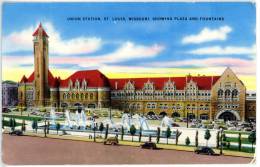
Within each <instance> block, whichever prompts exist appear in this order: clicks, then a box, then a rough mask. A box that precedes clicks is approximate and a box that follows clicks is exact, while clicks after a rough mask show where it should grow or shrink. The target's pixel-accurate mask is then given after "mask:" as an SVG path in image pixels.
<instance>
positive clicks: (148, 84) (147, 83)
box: [144, 80, 154, 90]
mask: <svg viewBox="0 0 260 167" xmlns="http://www.w3.org/2000/svg"><path fill="white" fill-rule="evenodd" d="M144 89H145V90H153V89H154V86H153V83H152V82H150V80H148V81H147V82H146V83H145V84H144Z"/></svg>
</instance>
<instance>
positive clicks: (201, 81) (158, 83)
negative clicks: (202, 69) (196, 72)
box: [109, 76, 220, 90]
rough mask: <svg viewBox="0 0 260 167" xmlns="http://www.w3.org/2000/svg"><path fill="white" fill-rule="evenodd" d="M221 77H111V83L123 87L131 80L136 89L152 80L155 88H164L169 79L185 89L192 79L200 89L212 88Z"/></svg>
mask: <svg viewBox="0 0 260 167" xmlns="http://www.w3.org/2000/svg"><path fill="white" fill-rule="evenodd" d="M219 78H220V76H187V77H168V78H166V77H165V78H122V79H121V78H120V79H109V83H110V86H111V89H116V82H117V89H123V88H124V85H125V84H126V83H127V82H128V81H130V82H132V83H134V86H135V89H142V88H143V86H144V83H146V82H147V81H148V80H149V81H150V82H152V83H153V84H154V86H155V89H157V90H162V89H163V87H164V83H165V82H167V81H168V80H169V79H170V80H171V81H173V82H174V83H175V85H176V89H179V90H181V89H184V87H185V86H186V79H187V83H188V82H189V81H190V80H193V81H194V82H196V83H197V85H198V87H199V89H200V90H210V89H211V86H212V85H213V84H214V83H215V82H216V81H217V80H218V79H219Z"/></svg>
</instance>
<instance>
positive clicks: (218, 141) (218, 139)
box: [216, 131, 220, 148]
mask: <svg viewBox="0 0 260 167" xmlns="http://www.w3.org/2000/svg"><path fill="white" fill-rule="evenodd" d="M219 137H220V136H219V131H218V132H217V137H216V139H217V146H216V148H219Z"/></svg>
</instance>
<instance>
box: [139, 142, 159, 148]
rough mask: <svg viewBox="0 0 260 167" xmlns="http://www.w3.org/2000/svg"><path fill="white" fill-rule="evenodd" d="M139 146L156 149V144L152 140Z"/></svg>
mask: <svg viewBox="0 0 260 167" xmlns="http://www.w3.org/2000/svg"><path fill="white" fill-rule="evenodd" d="M141 148H145V149H157V147H156V144H155V143H154V142H145V143H144V144H141Z"/></svg>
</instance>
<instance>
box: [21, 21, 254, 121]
mask: <svg viewBox="0 0 260 167" xmlns="http://www.w3.org/2000/svg"><path fill="white" fill-rule="evenodd" d="M33 37H34V40H33V43H34V66H35V67H34V68H35V69H34V72H33V73H32V74H31V75H30V76H29V77H28V78H26V77H25V76H23V77H22V80H21V82H20V83H19V93H18V95H19V105H21V106H36V107H38V106H54V107H70V106H84V107H87V108H108V107H110V106H111V107H112V108H115V109H120V110H122V111H124V112H133V113H142V114H158V115H169V116H181V117H186V116H187V115H188V116H189V117H190V118H199V119H211V120H214V119H225V120H245V119H246V116H247V115H248V114H247V113H246V112H247V110H246V88H245V86H244V84H243V83H242V81H241V80H239V78H238V77H237V76H236V74H235V73H234V72H233V71H232V70H231V69H230V68H226V70H225V71H224V72H223V74H222V75H221V76H191V75H187V76H184V77H169V78H124V79H109V78H107V77H106V76H105V75H103V74H102V73H101V72H99V71H98V70H88V71H78V72H75V73H74V74H72V75H71V76H69V77H68V78H67V79H65V80H62V79H60V78H57V77H53V75H52V74H51V72H50V70H49V68H48V64H49V62H48V35H47V33H46V32H45V31H44V29H43V28H42V26H41V25H40V26H39V27H38V29H37V30H36V31H35V32H34V33H33ZM250 106H251V104H250ZM250 116H252V114H251V115H250Z"/></svg>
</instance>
